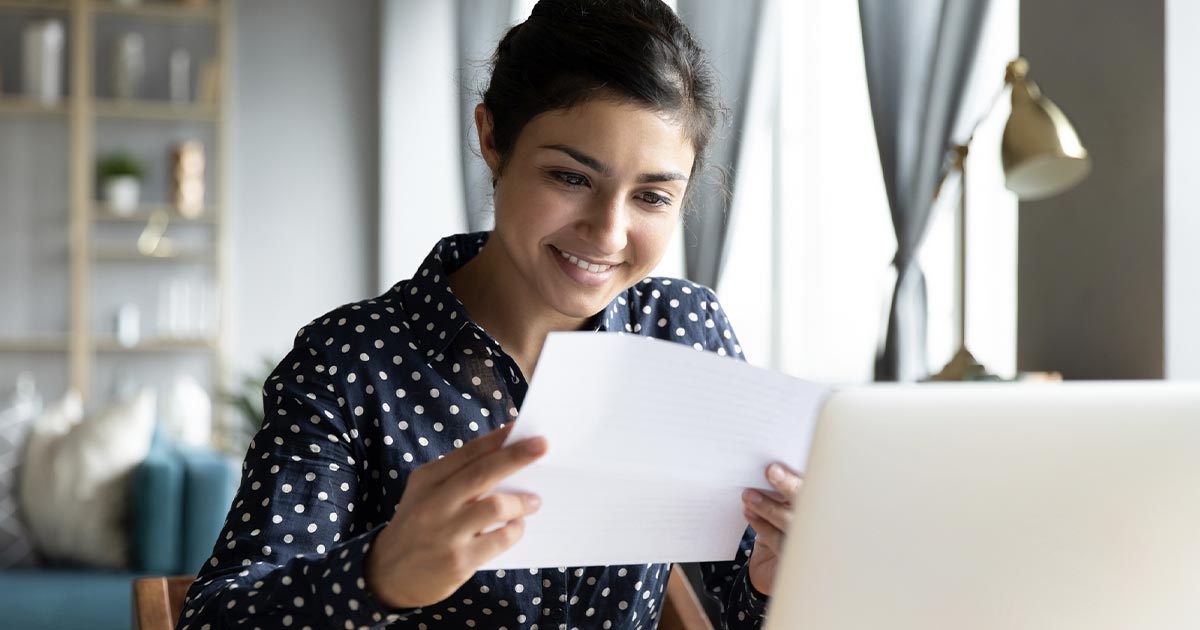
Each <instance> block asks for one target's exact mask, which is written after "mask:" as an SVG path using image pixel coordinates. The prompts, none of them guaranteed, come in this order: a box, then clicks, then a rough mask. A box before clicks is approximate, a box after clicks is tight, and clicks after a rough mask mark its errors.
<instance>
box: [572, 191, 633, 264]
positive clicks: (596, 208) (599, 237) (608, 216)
mask: <svg viewBox="0 0 1200 630" xmlns="http://www.w3.org/2000/svg"><path fill="white" fill-rule="evenodd" d="M578 229H579V232H580V234H579V235H580V237H581V238H583V239H584V240H586V241H587V242H588V243H590V244H591V245H592V246H594V247H595V248H596V250H597V252H598V253H600V254H603V255H605V256H612V255H616V254H617V253H619V252H621V251H622V250H624V249H625V245H626V244H627V243H628V242H629V210H628V207H627V206H626V204H625V201H624V199H623V198H621V197H619V196H617V195H612V196H608V195H603V196H601V195H598V196H597V197H596V198H595V199H594V200H593V202H592V203H591V204H589V207H588V209H587V212H586V214H585V215H584V217H583V218H582V219H581V220H580V221H579V226H578Z"/></svg>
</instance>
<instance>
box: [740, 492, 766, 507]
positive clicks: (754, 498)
mask: <svg viewBox="0 0 1200 630" xmlns="http://www.w3.org/2000/svg"><path fill="white" fill-rule="evenodd" d="M742 494H743V495H744V496H745V497H746V500H747V501H749V502H751V503H753V504H755V505H758V504H759V503H762V500H763V498H762V495H761V494H759V493H757V492H755V491H753V490H746V491H745V492H743V493H742Z"/></svg>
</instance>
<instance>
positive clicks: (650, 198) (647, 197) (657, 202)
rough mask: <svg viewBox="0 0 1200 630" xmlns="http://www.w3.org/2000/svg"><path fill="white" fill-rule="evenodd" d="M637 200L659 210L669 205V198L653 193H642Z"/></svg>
mask: <svg viewBox="0 0 1200 630" xmlns="http://www.w3.org/2000/svg"><path fill="white" fill-rule="evenodd" d="M638 198H639V199H641V200H642V201H645V202H646V203H648V204H650V205H652V206H656V207H659V208H665V207H667V206H670V205H671V198H670V197H667V196H665V195H660V194H658V193H655V192H644V193H642V194H641V195H639V196H638Z"/></svg>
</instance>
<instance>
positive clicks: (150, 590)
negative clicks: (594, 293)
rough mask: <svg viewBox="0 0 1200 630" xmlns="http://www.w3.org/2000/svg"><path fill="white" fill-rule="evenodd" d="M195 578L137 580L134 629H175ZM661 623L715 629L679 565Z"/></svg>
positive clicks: (667, 629)
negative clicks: (185, 597)
mask: <svg viewBox="0 0 1200 630" xmlns="http://www.w3.org/2000/svg"><path fill="white" fill-rule="evenodd" d="M194 579H195V578H194V577H192V576H190V575H177V576H172V577H148V578H138V579H136V580H134V582H133V630H173V629H174V628H175V621H176V620H178V619H179V615H180V613H182V612H183V597H184V595H186V594H187V590H188V588H190V587H191V585H192V581H193V580H194ZM658 627H659V629H660V630H713V627H712V624H711V623H709V621H708V617H707V616H706V615H705V614H704V607H703V606H701V605H700V600H699V599H698V598H697V597H696V592H695V591H694V590H692V585H691V584H689V583H688V580H687V576H685V575H684V574H683V570H681V569H680V568H679V566H678V565H675V566H673V567H672V568H671V579H670V580H668V581H667V596H666V597H665V598H664V599H663V606H662V616H661V619H660V620H659V623H658Z"/></svg>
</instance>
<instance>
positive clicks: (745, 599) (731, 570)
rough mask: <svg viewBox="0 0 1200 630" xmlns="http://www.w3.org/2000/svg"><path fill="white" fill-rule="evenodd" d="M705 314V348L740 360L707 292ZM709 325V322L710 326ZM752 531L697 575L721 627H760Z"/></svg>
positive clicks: (762, 605)
mask: <svg viewBox="0 0 1200 630" xmlns="http://www.w3.org/2000/svg"><path fill="white" fill-rule="evenodd" d="M701 293H702V296H703V297H702V299H703V302H701V306H702V308H703V310H704V311H705V316H706V319H705V322H704V330H705V338H704V344H705V349H706V350H708V351H710V352H716V353H718V354H722V355H726V356H730V357H734V358H736V359H738V360H741V361H744V360H745V359H746V358H745V356H744V355H743V354H742V346H741V345H740V344H739V343H738V339H737V335H736V334H735V333H734V332H733V326H732V324H730V322H729V318H728V317H727V316H726V315H725V311H724V309H722V308H721V304H720V302H719V301H718V300H717V296H716V294H714V293H713V292H712V290H711V289H703V290H702V291H701ZM710 322H711V323H710ZM754 539H755V533H754V528H752V527H747V528H746V533H745V534H744V535H743V536H742V542H741V544H740V545H738V551H737V555H736V556H734V558H733V559H732V560H731V561H729V562H702V563H700V573H701V576H702V578H703V581H704V587H705V591H706V592H707V595H708V596H709V598H711V599H713V600H714V601H716V602H717V605H718V608H719V610H720V620H721V624H722V625H723V627H725V628H730V629H738V630H740V629H742V628H758V627H760V626H761V625H762V621H763V613H764V612H766V609H767V601H768V597H767V596H766V595H763V594H762V593H759V592H758V591H757V590H755V588H754V586H753V585H752V584H751V583H750V573H749V561H750V554H751V552H752V551H753V550H754Z"/></svg>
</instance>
